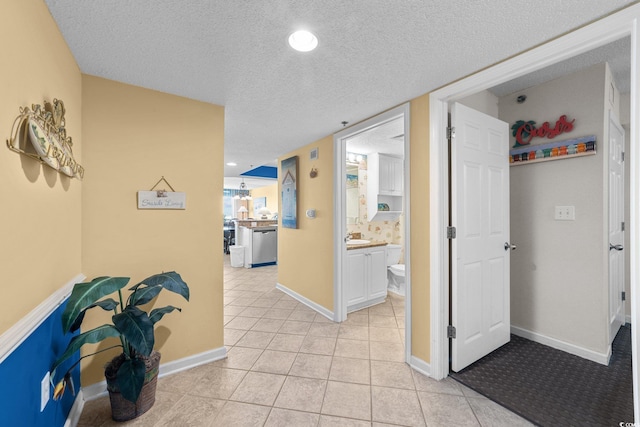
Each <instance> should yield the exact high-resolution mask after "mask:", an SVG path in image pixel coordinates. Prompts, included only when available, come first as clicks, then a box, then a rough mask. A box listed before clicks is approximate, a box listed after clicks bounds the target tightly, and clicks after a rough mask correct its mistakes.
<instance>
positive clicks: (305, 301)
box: [276, 283, 334, 320]
mask: <svg viewBox="0 0 640 427" xmlns="http://www.w3.org/2000/svg"><path fill="white" fill-rule="evenodd" d="M276 289H280V290H281V291H282V292H284V293H285V294H287V295H289V296H290V297H291V298H294V299H296V300H298V301H299V302H301V303H302V304H304V305H306V306H307V307H309V308H310V309H312V310H315V311H317V312H318V313H320V314H322V315H323V316H324V317H326V318H327V319H329V320H333V316H334V313H333V312H332V311H330V310H328V309H326V308H325V307H323V306H321V305H320V304H318V303H315V302H313V301H311V300H310V299H308V298H306V297H303V296H302V295H300V294H299V293H297V292H295V291H292V290H291V289H289V288H287V287H286V286H284V285H282V284H280V283H276Z"/></svg>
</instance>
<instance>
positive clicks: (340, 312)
mask: <svg viewBox="0 0 640 427" xmlns="http://www.w3.org/2000/svg"><path fill="white" fill-rule="evenodd" d="M344 132H347V130H344V131H342V132H338V133H336V134H334V135H333V165H334V167H333V169H334V177H333V194H334V195H335V198H334V204H333V265H334V268H333V312H334V317H333V321H334V322H342V321H344V320H347V302H346V301H347V299H346V296H345V293H344V292H342V282H343V281H345V280H346V279H345V275H346V272H345V268H344V265H345V257H346V256H347V248H346V247H345V246H346V245H344V244H343V243H344V239H345V238H346V236H345V233H346V230H347V219H346V213H345V212H346V209H347V208H346V205H347V190H346V188H345V183H344V179H343V177H344V176H345V175H346V161H347V152H346V141H344V138H342V139H341V137H340V135H341V134H343V133H344Z"/></svg>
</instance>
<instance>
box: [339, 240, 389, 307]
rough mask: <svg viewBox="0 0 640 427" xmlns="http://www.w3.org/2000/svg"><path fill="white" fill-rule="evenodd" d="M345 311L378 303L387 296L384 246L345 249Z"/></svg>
mask: <svg viewBox="0 0 640 427" xmlns="http://www.w3.org/2000/svg"><path fill="white" fill-rule="evenodd" d="M346 289H347V312H351V311H355V310H359V309H361V308H364V307H368V306H370V305H374V304H378V303H381V302H383V301H384V299H385V298H386V297H387V256H386V250H385V247H384V246H375V247H369V248H362V249H349V250H347V283H346Z"/></svg>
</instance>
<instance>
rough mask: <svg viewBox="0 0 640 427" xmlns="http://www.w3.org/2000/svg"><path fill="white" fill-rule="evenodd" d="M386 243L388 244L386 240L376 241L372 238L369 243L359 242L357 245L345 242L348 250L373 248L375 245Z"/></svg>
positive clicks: (385, 244) (384, 244)
mask: <svg viewBox="0 0 640 427" xmlns="http://www.w3.org/2000/svg"><path fill="white" fill-rule="evenodd" d="M387 245H388V243H387V242H376V241H373V240H372V241H371V242H369V243H361V244H358V245H350V244H349V242H347V250H348V251H350V250H352V249H364V248H375V247H376V246H387Z"/></svg>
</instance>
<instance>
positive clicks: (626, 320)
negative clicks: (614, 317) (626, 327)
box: [624, 314, 631, 325]
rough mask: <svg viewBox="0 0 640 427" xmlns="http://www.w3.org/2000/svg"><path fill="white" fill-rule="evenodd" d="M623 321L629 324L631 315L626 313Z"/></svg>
mask: <svg viewBox="0 0 640 427" xmlns="http://www.w3.org/2000/svg"><path fill="white" fill-rule="evenodd" d="M624 323H628V324H630V325H631V315H630V314H627V315H626V316H624Z"/></svg>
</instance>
